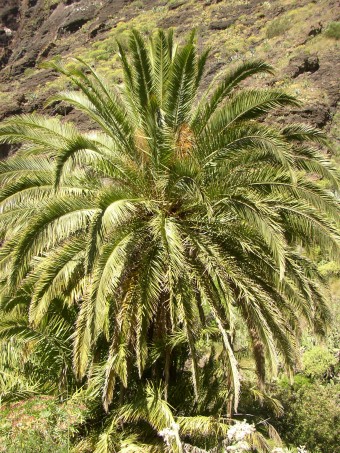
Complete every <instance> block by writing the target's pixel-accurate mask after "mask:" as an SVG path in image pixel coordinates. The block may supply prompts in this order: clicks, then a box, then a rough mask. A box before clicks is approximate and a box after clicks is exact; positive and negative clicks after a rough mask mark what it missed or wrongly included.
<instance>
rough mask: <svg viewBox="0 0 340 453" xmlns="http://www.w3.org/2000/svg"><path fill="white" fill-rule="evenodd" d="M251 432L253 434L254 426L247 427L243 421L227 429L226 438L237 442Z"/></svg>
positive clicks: (247, 424)
mask: <svg viewBox="0 0 340 453" xmlns="http://www.w3.org/2000/svg"><path fill="white" fill-rule="evenodd" d="M253 432H255V427H254V425H249V423H247V422H246V420H244V421H243V422H236V423H235V425H233V426H231V427H230V428H229V429H228V433H227V436H228V439H229V440H231V441H232V440H233V441H236V442H238V441H241V440H243V439H244V438H245V437H246V436H249V435H251V434H252V433H253Z"/></svg>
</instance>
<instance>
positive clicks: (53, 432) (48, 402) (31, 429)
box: [0, 396, 84, 453]
mask: <svg viewBox="0 0 340 453" xmlns="http://www.w3.org/2000/svg"><path fill="white" fill-rule="evenodd" d="M83 411H84V408H83V407H82V406H81V407H80V406H79V405H75V404H72V403H64V404H58V402H57V401H56V400H55V399H54V398H53V397H50V396H40V397H35V398H31V399H28V400H25V401H19V402H16V403H11V404H8V405H2V406H1V407H0V452H1V453H2V452H3V453H19V452H20V453H32V452H34V453H50V452H53V453H66V452H68V451H69V443H70V442H71V437H72V436H73V435H75V434H76V426H77V425H78V424H79V423H81V422H82V421H83Z"/></svg>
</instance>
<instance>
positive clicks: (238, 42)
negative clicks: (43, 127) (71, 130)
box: [0, 0, 340, 154]
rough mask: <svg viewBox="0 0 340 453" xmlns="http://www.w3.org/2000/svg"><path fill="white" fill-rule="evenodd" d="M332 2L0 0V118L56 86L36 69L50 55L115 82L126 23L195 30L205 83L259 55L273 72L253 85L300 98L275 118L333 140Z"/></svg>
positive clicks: (70, 114) (335, 58) (339, 13)
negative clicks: (205, 61) (83, 64)
mask: <svg viewBox="0 0 340 453" xmlns="http://www.w3.org/2000/svg"><path fill="white" fill-rule="evenodd" d="M339 6H340V5H339V2H338V1H335V0H319V1H316V0H314V1H310V0H298V1H294V0H283V1H282V0H271V1H262V0H198V1H192V0H189V1H181V0H170V1H166V0H135V1H131V0H114V1H112V0H92V1H91V0H0V101H1V102H0V119H3V118H5V117H8V116H10V115H13V114H17V113H25V112H31V111H33V110H38V111H42V110H43V108H44V103H45V101H46V99H47V98H48V96H49V95H51V94H53V93H54V92H56V91H58V90H59V89H62V88H64V87H65V83H66V82H65V81H63V80H62V79H60V78H56V77H55V75H54V74H53V73H52V72H51V71H50V70H48V69H44V68H41V63H43V62H45V61H48V60H49V59H51V58H55V57H62V58H64V59H65V61H66V62H69V63H68V64H74V63H72V62H71V57H74V56H80V57H82V58H83V59H84V60H86V61H88V62H89V63H91V64H93V65H94V66H95V67H96V68H97V69H98V71H99V72H101V73H102V74H103V75H104V76H105V77H106V78H108V79H109V80H111V81H112V82H117V81H118V82H119V79H120V72H119V69H118V63H117V55H116V39H117V38H118V39H120V40H123V41H124V39H125V38H126V35H127V33H128V30H129V29H130V28H131V27H136V28H138V29H139V30H140V31H141V32H143V33H151V32H152V31H153V30H154V29H155V28H156V27H163V28H169V27H172V28H174V30H175V33H176V35H178V36H179V37H181V36H183V35H184V34H186V33H188V32H189V30H191V29H192V28H196V29H197V35H198V39H199V43H200V45H202V46H203V45H204V46H210V47H211V49H212V51H211V56H210V59H209V67H208V71H207V75H206V83H208V82H210V81H211V80H213V78H214V77H216V76H218V75H217V74H218V73H219V72H221V71H222V72H223V71H224V70H225V69H227V68H228V67H230V65H233V64H236V63H237V61H239V60H242V59H247V58H262V59H264V60H266V61H267V62H269V63H270V64H272V65H273V66H274V68H276V70H277V71H276V74H275V76H274V77H267V76H266V77H258V78H257V79H256V80H255V81H253V83H255V84H257V85H261V86H265V85H274V86H277V87H282V88H284V89H285V90H286V91H288V92H290V93H292V94H294V95H296V96H297V97H298V98H300V99H301V101H302V102H303V106H302V107H301V108H298V109H295V110H293V111H290V112H289V113H287V114H284V115H282V116H281V117H279V120H282V121H287V118H288V119H291V118H292V117H293V118H294V120H296V119H297V120H299V121H305V122H308V123H311V124H314V125H317V126H319V127H323V128H326V129H328V130H329V131H330V134H331V135H332V136H333V138H334V139H336V137H335V135H336V131H337V130H338V129H339V115H340V114H339V113H337V105H338V102H339V79H338V74H339V73H340V53H339V42H340V41H338V40H337V39H336V37H332V36H331V37H330V36H328V35H327V27H328V26H329V24H330V23H331V22H336V21H339V18H340V9H339ZM49 113H52V114H61V115H65V116H66V117H67V118H68V119H70V120H72V121H75V122H76V123H77V124H78V125H79V126H80V127H82V128H88V127H90V125H89V124H88V123H86V122H85V120H84V118H83V117H82V116H81V115H80V114H79V113H77V112H75V111H72V110H71V109H64V107H62V106H56V105H55V106H53V107H50V108H49ZM0 151H1V152H2V154H6V153H7V152H8V148H6V147H4V146H3V147H2V149H1V150H0Z"/></svg>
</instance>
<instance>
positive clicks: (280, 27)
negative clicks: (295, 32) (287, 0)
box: [266, 17, 290, 39]
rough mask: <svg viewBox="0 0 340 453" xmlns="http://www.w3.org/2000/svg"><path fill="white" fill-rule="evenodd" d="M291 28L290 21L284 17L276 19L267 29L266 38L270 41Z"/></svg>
mask: <svg viewBox="0 0 340 453" xmlns="http://www.w3.org/2000/svg"><path fill="white" fill-rule="evenodd" d="M289 28H290V23H289V19H288V18H287V17H282V18H278V19H274V20H273V21H272V22H271V23H270V24H269V25H268V27H267V30H266V36H267V38H268V39H270V38H274V37H275V36H280V35H283V33H285V32H286V31H287V30H289Z"/></svg>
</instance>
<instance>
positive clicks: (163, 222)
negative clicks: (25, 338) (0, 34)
mask: <svg viewBox="0 0 340 453" xmlns="http://www.w3.org/2000/svg"><path fill="white" fill-rule="evenodd" d="M118 46H119V55H120V59H121V65H122V68H123V74H124V82H123V84H121V85H117V86H115V87H113V88H111V87H109V86H107V85H106V84H105V82H103V81H102V79H101V78H100V77H99V76H98V75H97V74H96V72H95V71H94V70H93V69H92V67H90V66H89V65H87V64H85V63H84V62H81V63H82V65H83V68H85V69H83V70H78V69H71V70H68V69H66V68H65V67H64V66H62V65H61V63H59V62H54V63H51V65H52V66H53V67H54V69H56V70H57V71H58V72H59V73H62V74H64V75H65V76H67V77H68V78H69V79H70V80H71V82H72V83H73V85H74V86H75V88H76V90H72V91H65V92H62V93H61V94H59V95H57V96H55V97H54V98H53V99H52V100H51V102H55V101H65V102H67V103H69V104H71V105H72V106H74V107H75V108H77V109H80V110H81V111H82V112H84V113H85V114H86V115H88V116H89V117H90V118H91V120H92V121H93V123H94V128H93V129H94V130H93V131H91V132H88V133H81V132H79V131H78V130H77V128H76V127H75V126H74V125H73V124H71V123H67V122H65V121H62V120H60V119H58V118H46V117H43V116H40V115H38V114H31V115H22V116H17V117H12V118H11V119H9V120H7V121H5V122H4V123H3V125H2V126H1V129H0V137H1V140H2V141H6V142H9V143H20V144H23V145H22V148H21V149H20V150H19V151H18V152H17V153H16V154H15V155H14V156H13V157H11V158H9V159H7V160H6V161H3V162H1V163H0V169H1V175H0V181H1V204H0V209H1V214H0V218H1V230H2V236H3V246H2V248H1V269H2V307H3V309H4V310H7V311H11V310H14V309H16V310H19V311H20V310H21V311H24V312H25V311H26V310H28V314H29V320H30V323H31V324H32V325H35V326H38V325H39V324H40V323H41V322H43V320H44V319H45V318H46V316H47V315H48V313H49V311H50V310H52V309H53V306H54V304H55V303H56V301H57V300H60V299H61V300H62V302H63V303H64V304H65V306H67V307H70V309H72V310H75V311H76V313H77V320H76V325H75V328H74V333H73V345H74V349H73V366H74V371H75V373H76V375H77V377H78V378H79V379H82V378H84V376H85V375H86V374H87V372H88V370H89V367H90V365H91V363H92V364H93V363H95V362H98V361H99V360H102V359H103V358H104V359H105V380H104V383H103V388H102V392H103V401H104V406H105V407H106V408H108V405H109V404H110V402H111V401H112V397H113V393H114V388H115V384H116V381H117V380H119V381H120V382H121V383H122V385H123V386H126V385H127V383H128V379H129V376H130V375H131V374H133V373H134V371H133V370H138V374H139V377H140V379H143V377H145V376H147V377H148V376H149V374H148V373H150V371H149V370H150V367H151V368H153V370H154V371H151V372H152V373H156V375H157V376H160V377H161V379H164V381H165V383H166V385H167V386H168V385H169V382H170V385H171V379H170V378H171V373H172V372H173V371H171V368H174V367H175V365H174V363H173V359H172V352H173V350H174V348H175V347H176V344H177V343H176V341H177V342H182V343H183V342H184V343H186V344H187V347H188V351H189V352H188V357H189V359H190V360H189V361H188V363H187V364H186V365H184V366H190V367H191V369H192V377H193V386H194V389H195V392H196V394H197V393H198V392H199V387H200V366H199V364H198V359H199V354H198V353H197V339H198V338H199V336H200V334H201V332H202V331H204V332H206V334H207V335H209V332H210V333H211V332H213V333H214V335H217V337H219V338H220V341H221V344H222V345H223V349H224V352H223V354H224V357H225V364H226V373H227V375H228V376H229V385H230V388H232V389H233V400H234V405H235V408H236V407H237V404H238V394H239V390H240V372H239V367H238V361H237V358H236V356H235V347H234V345H235V338H236V337H237V335H238V330H237V329H235V325H241V326H243V327H242V329H243V330H246V332H247V336H248V337H249V341H250V344H251V345H252V349H253V355H254V358H255V363H256V370H257V373H258V377H259V380H260V382H263V381H264V378H265V369H266V363H267V362H268V365H270V366H271V368H272V369H273V370H275V368H276V366H277V363H278V359H280V360H283V361H284V363H285V365H286V366H287V367H293V364H294V360H295V357H296V349H297V348H296V346H297V341H298V334H299V329H300V328H301V321H302V320H304V322H306V323H308V324H309V325H311V326H313V327H314V328H316V329H317V330H318V331H319V332H322V331H323V329H324V326H325V323H326V321H327V319H328V316H329V315H328V311H327V306H326V302H325V299H324V296H323V289H322V280H321V278H320V276H319V274H318V271H317V268H316V266H315V264H314V263H313V262H312V261H311V260H310V259H309V258H308V254H303V253H302V252H301V250H303V249H304V250H308V248H310V247H311V246H312V245H315V244H317V245H319V246H320V247H322V250H323V251H324V252H325V253H330V254H332V255H333V256H336V255H337V252H338V235H337V230H336V226H335V223H336V219H337V215H338V212H339V206H338V203H337V200H336V198H335V197H334V196H333V194H332V192H331V191H330V190H328V189H325V188H323V187H321V186H320V184H318V183H317V182H316V181H315V180H316V179H317V178H311V177H310V174H313V175H316V176H317V177H320V178H323V180H324V181H326V182H327V184H325V185H324V186H325V187H326V185H327V187H328V188H336V187H337V186H338V179H337V175H336V172H335V170H334V169H333V168H332V167H331V165H330V163H329V162H328V161H327V159H326V158H325V157H324V156H323V155H322V154H319V153H318V151H317V147H315V146H313V142H314V143H316V144H320V143H324V142H325V138H324V137H323V135H322V134H321V133H320V132H319V131H318V130H315V129H313V128H311V127H308V126H305V125H298V124H294V125H289V126H286V127H278V126H275V125H266V124H265V123H264V122H263V117H264V116H265V115H266V114H267V113H268V112H270V111H271V110H273V109H277V108H278V107H283V106H291V105H296V104H297V101H296V100H295V98H293V97H291V96H289V95H287V94H284V93H283V92H281V91H276V90H273V89H261V90H259V89H239V86H240V83H241V82H242V81H244V80H245V79H247V78H248V77H250V76H253V75H256V74H259V73H271V72H272V69H271V68H270V67H269V66H268V65H267V64H265V63H263V62H262V61H252V62H247V63H242V64H240V65H239V66H237V67H236V68H234V69H233V70H231V71H229V73H228V74H227V75H225V76H223V77H221V80H220V82H219V83H218V84H216V86H215V84H213V85H212V86H211V87H210V88H209V90H208V92H207V93H204V94H201V90H200V83H201V80H202V77H203V73H204V67H205V63H206V60H207V57H208V52H205V53H203V54H202V55H198V52H197V48H196V44H195V40H194V35H191V36H190V37H189V39H188V40H187V42H186V43H185V44H184V45H183V46H179V47H178V46H176V45H175V44H174V42H173V35H172V33H171V32H169V33H168V34H165V33H164V32H162V31H158V32H157V33H156V34H155V35H154V36H153V38H151V39H150V40H149V41H148V42H145V41H144V40H143V39H142V38H141V36H140V35H139V34H138V33H137V32H136V31H132V32H131V36H130V39H129V41H128V46H127V49H125V48H123V46H122V45H120V44H118ZM301 246H302V247H303V249H302V248H301ZM157 373H158V374H157ZM152 375H153V376H154V375H155V374H152Z"/></svg>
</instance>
